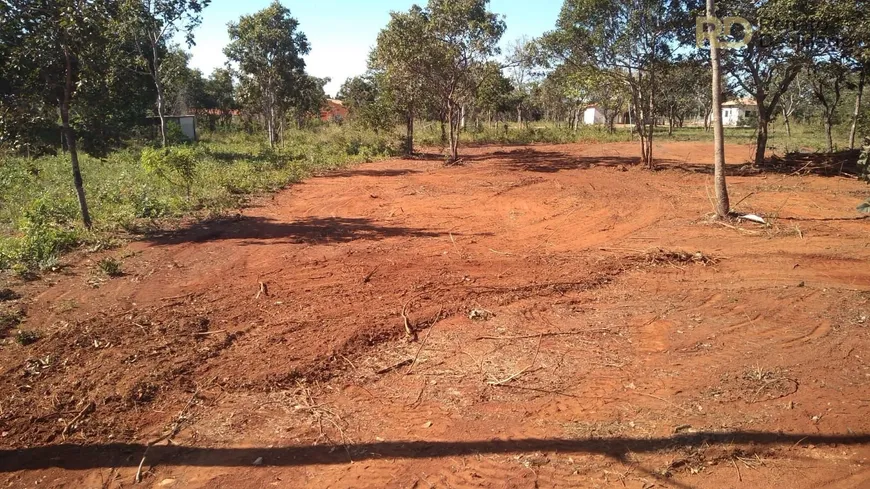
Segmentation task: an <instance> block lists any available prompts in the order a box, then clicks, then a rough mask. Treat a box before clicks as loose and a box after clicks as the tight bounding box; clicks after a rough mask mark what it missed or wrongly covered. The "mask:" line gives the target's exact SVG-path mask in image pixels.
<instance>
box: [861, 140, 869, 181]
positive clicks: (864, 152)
mask: <svg viewBox="0 0 870 489" xmlns="http://www.w3.org/2000/svg"><path fill="white" fill-rule="evenodd" d="M858 168H859V170H860V171H861V173H860V174H859V175H858V176H859V177H860V178H861V179H862V180H864V181H866V182H867V183H870V137H868V138H864V146H863V147H862V148H861V155H860V156H859V157H858Z"/></svg>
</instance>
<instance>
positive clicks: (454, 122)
mask: <svg viewBox="0 0 870 489" xmlns="http://www.w3.org/2000/svg"><path fill="white" fill-rule="evenodd" d="M456 112H457V110H456V106H455V105H454V103H453V102H448V103H447V125H448V126H450V162H451V163H455V162H456V161H457V160H458V159H459V124H460V122H461V121H460V117H459V114H457V113H456Z"/></svg>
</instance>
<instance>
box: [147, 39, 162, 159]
mask: <svg viewBox="0 0 870 489" xmlns="http://www.w3.org/2000/svg"><path fill="white" fill-rule="evenodd" d="M149 40H150V41H151V55H152V56H153V58H152V59H153V61H152V66H153V68H154V70H153V73H151V76H152V77H153V78H154V87H155V88H156V89H157V117H158V118H159V119H160V139H161V143H162V145H163V147H164V148H165V147H166V116H165V115H164V113H163V111H164V100H163V83H162V82H161V81H160V61H159V59H160V58H159V57H158V54H157V41H156V40H154V39H149Z"/></svg>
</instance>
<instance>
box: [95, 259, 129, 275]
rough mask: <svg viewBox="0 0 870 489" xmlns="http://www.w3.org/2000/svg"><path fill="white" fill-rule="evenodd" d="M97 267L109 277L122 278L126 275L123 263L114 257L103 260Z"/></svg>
mask: <svg viewBox="0 0 870 489" xmlns="http://www.w3.org/2000/svg"><path fill="white" fill-rule="evenodd" d="M97 266H98V267H99V268H100V271H101V272H103V274H105V275H107V276H109V277H120V276H122V275H124V271H123V270H122V269H121V262H119V261H118V260H116V259H114V258H112V257H106V258H103V259H101V260H100V261H99V262H97Z"/></svg>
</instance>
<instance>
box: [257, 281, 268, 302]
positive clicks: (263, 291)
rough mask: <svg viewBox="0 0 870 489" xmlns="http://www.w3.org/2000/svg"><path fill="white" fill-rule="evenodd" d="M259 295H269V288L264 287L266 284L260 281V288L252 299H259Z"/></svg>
mask: <svg viewBox="0 0 870 489" xmlns="http://www.w3.org/2000/svg"><path fill="white" fill-rule="evenodd" d="M260 295H264V296H266V297H269V290H268V289H267V288H266V284H265V283H263V282H260V290H258V291H257V295H256V296H254V299H255V300H256V299H259V298H260Z"/></svg>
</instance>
